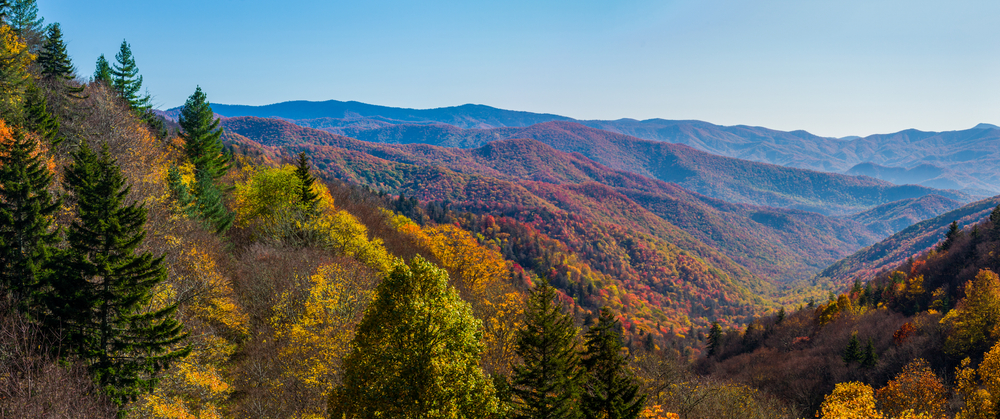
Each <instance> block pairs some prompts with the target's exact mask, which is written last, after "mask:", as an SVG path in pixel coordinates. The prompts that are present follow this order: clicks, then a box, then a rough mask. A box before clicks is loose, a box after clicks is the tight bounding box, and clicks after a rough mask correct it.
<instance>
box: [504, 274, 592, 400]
mask: <svg viewBox="0 0 1000 419" xmlns="http://www.w3.org/2000/svg"><path fill="white" fill-rule="evenodd" d="M576 337H577V330H576V327H575V326H574V325H573V319H572V318H571V317H570V316H569V315H567V314H565V313H563V307H562V305H561V304H559V302H558V301H556V290H555V288H552V287H551V286H549V285H548V284H544V285H541V286H539V287H538V288H536V289H535V290H534V291H533V292H532V293H531V297H530V298H529V299H528V307H527V309H526V311H525V319H524V327H523V328H522V329H521V330H519V331H518V336H517V349H516V353H517V354H518V355H519V356H520V357H521V359H523V360H524V363H523V364H522V365H517V366H515V367H514V376H513V380H512V383H511V393H512V394H513V395H514V403H515V406H514V410H515V412H516V414H515V416H516V417H518V418H538V419H543V418H544V419H547V418H566V419H576V418H580V417H581V416H582V410H581V409H580V390H581V389H580V379H581V378H582V374H583V370H582V369H581V368H580V357H579V354H578V352H577V348H576Z"/></svg>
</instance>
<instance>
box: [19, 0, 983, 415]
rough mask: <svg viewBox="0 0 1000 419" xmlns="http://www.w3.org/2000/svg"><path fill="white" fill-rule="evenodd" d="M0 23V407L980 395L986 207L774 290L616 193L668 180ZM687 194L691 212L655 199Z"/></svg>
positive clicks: (544, 406) (87, 409) (764, 401)
mask: <svg viewBox="0 0 1000 419" xmlns="http://www.w3.org/2000/svg"><path fill="white" fill-rule="evenodd" d="M0 21H2V22H0V58H2V61H0V144H2V145H0V294H2V295H0V417H16V418H29V417H40V418H41V417H53V418H61V417H93V418H103V417H119V418H120V417H151V418H222V417H234V418H244V417H255V418H256V417H259V418H272V417H273V418H286V417H297V418H298V417H301V418H321V417H322V418H327V417H329V418H337V419H341V418H361V417H364V418H375V417H380V418H387V417H391V418H438V417H440V418H508V417H510V418H647V419H656V418H721V417H747V418H767V417H807V416H808V417H812V416H821V417H829V418H846V417H859V418H860V417H865V418H872V417H885V418H903V417H907V418H916V417H920V418H937V417H960V418H979V417H983V418H986V417H996V416H997V414H998V413H1000V388H997V386H998V385H997V383H998V382H1000V346H998V345H997V342H998V341H1000V277H998V276H997V274H996V273H995V272H1000V259H997V257H996V255H995V253H996V252H997V251H998V249H1000V207H998V208H997V209H994V210H993V212H992V213H991V214H989V215H988V216H987V217H986V218H984V219H981V220H965V221H963V225H965V224H967V227H965V228H961V227H960V226H959V224H958V223H952V224H951V226H950V228H949V229H948V231H947V233H946V235H945V238H944V240H943V241H940V242H939V243H936V244H934V246H933V248H932V249H931V250H930V251H927V252H925V253H923V254H921V255H919V256H918V257H914V258H910V259H908V260H905V261H901V262H900V263H897V264H895V265H894V266H893V268H892V269H888V270H885V271H884V272H879V273H877V274H872V279H871V280H869V281H866V282H860V281H856V282H855V283H854V286H853V287H851V288H850V289H849V290H846V292H844V293H842V294H839V295H837V294H834V293H832V292H831V293H829V297H828V298H825V300H824V298H819V299H818V300H819V301H817V298H816V296H817V295H818V294H817V290H818V288H813V289H811V290H809V291H808V292H805V291H803V292H801V293H798V294H795V293H793V292H790V291H788V292H787V294H788V295H792V296H794V299H795V300H796V302H795V303H794V304H793V305H789V306H788V308H782V306H781V304H780V301H778V300H775V299H771V297H772V296H773V295H774V294H773V293H776V292H778V291H777V290H774V289H772V288H770V283H769V282H765V281H762V280H761V279H760V276H761V275H763V274H762V273H763V272H765V271H764V270H759V271H754V272H751V271H749V270H747V269H745V268H743V267H742V266H741V265H739V264H737V263H736V262H734V261H733V259H732V258H730V257H729V256H727V254H726V253H724V252H720V251H719V250H717V249H716V248H715V247H713V245H717V244H718V243H729V246H737V245H740V244H743V245H747V246H749V245H750V243H751V242H752V240H753V237H760V236H759V235H758V236H754V234H753V232H752V231H749V230H740V231H741V233H740V234H743V235H744V236H741V237H740V238H738V239H727V238H725V237H721V236H704V237H695V236H693V235H691V234H689V233H687V232H685V230H683V229H678V228H676V227H675V226H674V225H673V224H670V223H661V222H660V221H657V220H659V219H657V218H653V217H651V216H649V215H648V214H649V213H648V212H646V210H645V209H643V207H642V206H640V205H637V204H636V203H635V200H639V199H640V198H642V197H641V196H640V195H641V194H640V193H639V191H638V190H640V189H642V190H647V189H651V188H662V189H658V190H660V191H661V192H663V193H664V194H666V193H671V194H676V195H683V194H686V192H684V191H683V190H682V189H680V188H678V187H676V186H674V185H667V184H665V183H662V182H661V183H644V184H642V185H641V187H638V186H634V185H633V187H632V189H631V190H632V195H631V197H630V195H629V194H627V193H624V192H622V191H623V190H626V189H628V188H627V186H628V182H644V181H643V180H642V179H638V178H631V177H628V176H624V175H622V174H620V173H612V172H609V171H607V170H605V169H602V168H601V167H599V166H597V165H596V164H594V163H592V162H588V161H586V160H585V158H583V157H582V156H580V155H574V156H573V159H575V160H573V159H571V160H565V158H566V156H565V153H563V154H556V153H554V152H552V151H551V149H548V148H538V147H539V143H537V142H535V141H531V140H520V141H519V140H509V141H501V142H496V143H489V144H487V145H486V146H484V147H482V148H479V149H476V150H474V151H472V152H468V153H466V152H462V153H459V152H454V153H452V154H449V156H451V158H454V159H458V160H459V161H470V160H462V159H478V160H476V161H478V162H479V164H480V166H477V167H478V169H477V170H481V171H484V172H482V173H478V174H477V173H459V172H456V171H454V170H451V169H448V168H447V167H445V166H442V165H437V166H430V165H421V164H417V163H418V162H416V161H413V162H410V163H399V162H396V161H390V160H387V159H382V160H379V159H376V158H372V157H371V156H370V155H363V154H362V153H359V152H358V153H355V154H352V153H351V152H350V151H351V150H346V149H343V148H338V149H336V150H331V149H324V148H323V147H321V146H319V145H315V144H312V143H309V144H306V142H304V141H303V142H301V143H300V144H299V146H295V145H294V144H293V145H289V144H267V143H266V142H259V141H255V140H251V139H248V138H247V137H246V136H244V135H241V134H240V133H239V130H238V129H232V130H225V129H223V126H226V127H233V126H234V125H233V124H239V123H246V121H245V120H236V121H232V120H229V121H223V120H220V119H218V118H217V117H216V116H215V115H214V114H213V112H212V107H211V104H210V102H209V99H208V93H207V92H204V91H202V89H201V88H200V87H197V86H195V87H193V93H192V94H191V95H190V97H189V98H188V100H187V102H186V103H185V105H184V106H183V108H182V109H181V110H180V111H179V112H178V113H177V115H176V118H175V119H171V118H164V117H163V115H162V114H161V113H157V112H154V111H153V110H152V107H151V103H150V102H151V99H150V96H149V95H148V94H146V93H144V90H143V88H142V76H141V74H140V71H139V67H138V64H137V56H139V57H141V55H142V54H141V51H138V53H137V54H133V50H132V47H131V45H130V44H129V43H128V42H125V41H123V42H122V44H121V45H120V46H119V48H118V51H117V53H116V54H114V57H113V60H108V59H107V58H106V57H105V56H103V55H102V56H100V57H96V63H97V65H96V71H95V73H94V74H93V75H91V76H82V75H80V74H77V72H76V69H75V68H74V65H73V63H72V60H71V59H70V57H69V55H68V53H67V50H66V41H65V40H64V38H63V34H62V31H61V28H60V26H59V25H58V24H57V23H51V24H48V25H45V24H44V20H43V19H42V18H41V17H40V16H39V15H38V9H37V5H36V4H35V2H34V1H33V0H14V1H0ZM234 119H235V118H234ZM276 126H280V125H276ZM286 128H287V127H286ZM233 131H236V132H233ZM303 132H307V131H303ZM274 135H281V133H274ZM317 138H318V139H320V140H322V141H327V140H329V137H317ZM340 138H346V137H338V138H337V139H336V140H337V141H346V140H342V139H340ZM353 141H356V140H353ZM320 145H322V144H320ZM326 145H327V146H328V147H332V146H333V145H332V144H329V143H327V144H326ZM505 147H506V148H515V149H516V150H518V151H517V152H519V153H522V154H524V153H528V154H529V155H532V156H534V157H535V158H536V160H538V161H528V162H527V163H525V162H521V164H519V165H515V164H513V163H511V162H508V161H505V160H504V159H503V158H502V157H503V156H505V155H507V154H505V153H503V152H501V151H498V149H500V148H505ZM533 147H534V148H533ZM395 150H396V151H397V152H398V151H399V150H404V151H406V150H408V149H395ZM525 150H528V151H525ZM408 152H411V153H412V156H411V158H412V159H427V158H428V157H427V156H429V155H437V154H440V153H441V150H438V149H425V150H423V151H422V152H421V153H424V154H420V153H418V152H417V151H412V150H411V151H408ZM469 153H473V154H469ZM553 156H554V157H553ZM548 157H552V158H553V159H555V158H557V157H558V159H559V160H558V162H564V161H572V162H573V165H571V166H558V165H556V166H553V165H552V164H549V163H545V162H542V161H541V159H543V158H548ZM438 158H442V157H440V156H437V157H435V159H438ZM350 159H356V161H352V164H346V163H344V162H346V161H348V160H350ZM526 160H530V159H526ZM552 161H557V160H552ZM337 162H339V163H337ZM486 162H492V163H491V164H493V165H494V167H488V165H486ZM335 163H336V164H338V165H335ZM552 167H556V169H558V170H555V169H551V168H552ZM331 168H333V169H341V170H353V172H351V173H352V174H354V175H355V176H357V177H359V178H365V179H366V180H365V181H360V180H358V179H352V178H351V176H343V177H341V178H340V179H338V178H337V177H334V176H326V175H325V174H326V173H327V172H328V171H329V169H331ZM487 170H493V171H495V172H496V173H512V172H515V173H516V172H517V171H518V170H528V171H529V172H530V173H535V174H538V175H539V176H543V177H574V176H575V177H576V179H577V181H578V182H576V183H573V184H553V183H551V182H546V181H544V180H545V179H539V180H535V181H524V180H523V179H520V178H517V177H515V176H511V177H508V178H506V179H504V178H496V177H487V176H484V175H483V173H485V171H487ZM525 173H528V172H525ZM378 176H383V177H384V178H382V179H380V180H378V181H377V182H374V181H372V180H371V179H373V178H374V177H378ZM594 176H601V177H603V178H608V177H614V179H617V180H616V181H618V182H621V183H622V185H624V186H622V188H623V189H615V188H612V187H608V186H607V185H604V184H599V183H595V182H592V181H591V180H592V179H593V177H594ZM407 182H424V183H414V184H412V185H410V186H407V187H408V188H409V189H406V188H398V187H397V188H395V189H393V192H394V193H390V192H389V191H388V189H389V188H382V189H380V188H378V187H377V186H378V185H382V186H385V185H389V184H392V185H395V186H400V185H407ZM455 185H460V186H461V187H455ZM446 186H447V187H446ZM402 189H405V190H406V191H408V192H409V195H407V194H405V193H399V191H400V190H402ZM455 191H461V193H458V192H455ZM418 194H422V195H419V196H418ZM501 195H502V196H501ZM491 197H492V198H491ZM633 198H634V199H635V200H634V199H633ZM654 198H656V199H662V197H650V196H646V197H645V198H643V199H646V200H652V199H654ZM687 199H695V198H687ZM698 199H701V198H698ZM671 202H672V201H671ZM703 202H708V201H707V200H703ZM668 203H669V202H667V201H662V205H664V206H667V204H668ZM705 205H707V204H705ZM712 205H716V206H722V204H720V203H717V202H714V203H713V204H712ZM596 206H601V208H600V211H598V209H596V208H595V207H596ZM685 208H690V209H691V211H705V212H704V213H705V214H715V213H712V212H708V211H709V210H708V209H705V208H707V207H705V208H702V207H699V206H695V205H693V204H690V205H689V206H686V207H685V206H669V209H665V210H663V211H664V212H672V211H680V210H683V209H685ZM713 208H714V207H713ZM747 208H749V207H739V208H734V209H731V211H732V212H733V213H735V212H738V211H747ZM713 211H714V210H713ZM755 211H756V210H755ZM609 214H610V215H609ZM776 214H777V215H776ZM782 214H784V215H782ZM754 216H756V217H757V218H758V219H761V220H763V222H766V223H770V224H773V225H776V226H777V227H776V229H784V230H789V229H790V227H789V226H794V225H797V224H796V221H795V220H796V219H803V220H808V219H809V218H808V217H809V215H808V214H805V213H804V212H781V213H764V212H760V211H757V212H753V213H752V214H747V215H746V216H745V217H744V218H740V219H739V220H744V219H752V218H753V217H754ZM732 217H735V216H732ZM796 217H799V218H796ZM734 219H736V218H729V219H728V220H734ZM688 222H689V223H691V225H694V224H695V223H697V222H701V221H698V219H697V218H690V219H689V221H688ZM703 222H705V223H708V222H709V221H703ZM713 223H714V224H711V225H713V226H719V225H723V224H724V221H723V222H713ZM803 223H804V222H803ZM706 225H707V224H706ZM842 225H843V224H834V225H832V226H830V227H824V228H835V227H837V226H842ZM849 225H853V224H849ZM689 228H691V227H690V226H689ZM713 228H718V227H713ZM817 228H818V227H817ZM807 233H808V231H807V230H804V229H803V230H802V231H801V234H807ZM766 234H767V235H777V234H779V233H777V232H773V230H767V233H766ZM913 234H914V235H916V234H917V233H913ZM706 237H707V238H706ZM787 237H791V236H787ZM921 237H924V236H921ZM709 238H711V239H712V240H708V239H709ZM803 240H804V242H803V243H805V244H802V246H807V245H808V246H813V247H814V248H815V247H816V246H820V245H821V244H819V243H812V244H810V243H807V241H808V238H804V239H803ZM705 243H709V244H705ZM710 244H711V245H710ZM755 249H756V248H755ZM753 251H764V250H753ZM783 257H784V256H783ZM782 260H785V259H782ZM786 291H787V290H786ZM826 291H828V290H824V293H825V292H826ZM762 293H770V294H767V295H764V296H762V295H761V294H762Z"/></svg>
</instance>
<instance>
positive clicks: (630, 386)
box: [581, 307, 652, 419]
mask: <svg viewBox="0 0 1000 419" xmlns="http://www.w3.org/2000/svg"><path fill="white" fill-rule="evenodd" d="M647 336H652V335H647ZM584 339H585V340H586V351H585V352H584V354H583V366H584V368H585V369H586V370H587V375H586V380H585V383H584V390H585V392H584V393H583V396H582V403H581V405H582V407H583V414H584V417H586V418H587V419H634V418H638V417H639V413H640V412H641V411H642V408H643V404H644V403H645V401H646V396H643V395H639V394H638V392H639V385H638V384H637V383H636V380H635V377H634V376H633V375H632V373H631V371H629V369H628V360H627V359H626V358H625V356H624V355H623V354H622V347H623V346H624V342H622V336H621V324H620V323H618V320H617V319H616V318H615V316H614V314H613V313H612V312H611V309H610V308H608V307H605V308H604V309H602V310H601V317H600V318H599V319H598V321H597V324H596V325H595V326H594V327H591V328H590V330H588V331H587V334H586V335H584Z"/></svg>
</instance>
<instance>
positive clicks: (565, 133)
mask: <svg viewBox="0 0 1000 419" xmlns="http://www.w3.org/2000/svg"><path fill="white" fill-rule="evenodd" d="M248 118H253V117H234V118H229V119H227V120H226V121H225V123H224V124H225V125H226V126H227V127H230V128H232V129H235V130H236V131H237V132H239V133H241V134H243V135H247V134H244V132H243V131H241V130H242V129H243V128H241V124H244V123H246V124H250V125H252V126H253V128H252V131H253V135H255V136H256V137H254V136H252V135H247V136H248V137H250V138H254V139H256V140H258V141H260V142H261V143H263V144H268V142H269V141H281V142H288V141H300V142H307V143H316V142H317V141H330V140H329V138H335V136H333V135H329V134H328V132H327V131H322V130H311V129H308V128H294V127H295V125H292V124H291V123H287V122H286V123H284V124H282V123H279V120H277V119H248ZM375 133H378V134H382V135H383V136H381V137H378V138H372V137H371V136H370V134H375ZM422 133H426V134H422ZM324 134H326V137H328V138H327V139H324V138H323V137H325V136H324ZM355 134H356V136H350V137H352V138H357V139H359V140H363V141H368V142H372V143H387V144H393V143H399V142H401V140H405V139H407V138H416V137H419V138H422V139H433V140H434V141H426V142H425V143H430V144H432V145H439V146H451V147H454V146H455V144H456V143H459V144H464V145H466V146H473V145H474V146H476V147H479V146H482V145H484V144H486V143H487V142H489V141H494V140H501V139H514V138H530V139H533V140H537V141H540V142H542V143H545V144H547V145H549V146H551V147H553V148H555V149H557V150H561V151H565V152H570V153H574V152H575V153H580V154H582V155H583V156H586V157H588V158H590V159H592V160H594V161H596V162H598V163H601V164H603V165H605V166H608V167H610V168H613V169H617V170H624V171H627V172H631V173H635V174H639V175H643V176H648V177H651V178H655V179H659V180H662V181H665V182H674V183H677V184H678V185H681V186H682V187H684V188H686V189H689V190H692V191H694V192H698V193H700V194H703V195H707V196H710V197H714V198H718V199H722V200H725V201H728V202H734V203H745V204H753V205H763V206H769V207H778V208H790V209H801V210H807V211H815V212H819V213H821V214H826V215H846V214H852V213H856V212H860V211H864V210H868V209H870V208H872V207H875V206H878V205H882V204H885V203H889V202H892V201H897V200H900V199H907V198H914V197H919V196H924V195H929V194H938V195H942V196H945V197H948V198H949V199H954V200H956V201H962V202H969V201H971V200H972V199H971V197H970V196H968V195H966V194H963V193H961V192H957V191H942V190H936V189H931V188H927V187H923V186H915V185H905V186H898V185H893V184H891V183H888V182H884V181H880V180H876V179H871V178H863V177H854V176H847V175H841V174H834V173H823V172H816V171H809V170H803V169H796V168H789V167H782V166H777V165H772V164H766V163H759V162H752V161H746V160H740V159H734V158H730V157H723V156H717V155H712V154H710V153H706V152H702V151H699V150H695V149H693V148H691V147H688V146H685V145H680V144H672V143H665V142H657V141H649V140H643V139H640V138H635V137H630V136H627V135H622V134H615V133H612V132H608V131H603V130H599V129H595V128H590V127H587V126H584V125H582V124H579V123H576V122H570V121H553V122H546V123H542V124H536V125H532V126H529V127H525V128H495V129H468V130H466V129H460V128H456V127H453V126H446V125H433V126H423V125H421V126H418V125H401V126H394V127H390V128H388V129H386V130H374V131H373V130H366V131H362V132H358V133H355ZM397 135H398V136H397Z"/></svg>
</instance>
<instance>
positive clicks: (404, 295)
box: [330, 257, 500, 419]
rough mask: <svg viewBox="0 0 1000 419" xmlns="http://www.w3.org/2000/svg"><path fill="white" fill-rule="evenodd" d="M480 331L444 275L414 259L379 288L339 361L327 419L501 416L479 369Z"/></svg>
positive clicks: (469, 309)
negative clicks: (338, 381) (340, 379)
mask: <svg viewBox="0 0 1000 419" xmlns="http://www.w3.org/2000/svg"><path fill="white" fill-rule="evenodd" d="M480 327H481V325H480V322H479V320H477V319H476V318H475V317H474V316H473V315H472V309H471V308H470V307H469V305H468V304H467V303H465V302H464V301H462V300H461V298H459V296H458V293H457V292H456V291H455V289H454V287H451V286H449V285H448V274H447V273H446V272H445V271H443V270H441V269H439V268H437V267H435V266H434V265H432V264H431V263H430V262H427V261H426V260H424V259H422V258H420V257H416V258H414V259H413V260H412V261H411V262H410V264H409V267H406V266H399V267H397V268H396V269H395V270H394V271H393V272H392V274H390V275H389V277H388V278H386V279H385V280H384V281H382V283H381V284H380V285H379V286H378V289H377V290H376V297H375V300H374V301H373V302H372V305H371V306H370V307H369V308H368V310H367V311H366V312H365V316H364V318H363V319H362V321H361V324H360V325H358V328H357V332H356V335H355V338H354V341H353V343H352V350H351V353H350V354H349V355H348V356H347V358H346V359H345V360H344V377H343V384H342V385H341V386H339V387H337V388H336V389H334V391H333V393H332V395H331V397H330V409H331V412H332V414H331V417H333V418H336V419H341V418H378V417H387V418H388V417H391V418H414V419H416V418H470V419H471V418H488V417H491V416H492V415H494V414H496V413H498V412H499V408H500V406H499V402H498V400H497V398H496V395H495V390H494V387H493V384H492V383H491V382H490V380H489V379H488V378H487V377H486V375H485V374H484V373H483V372H482V370H481V369H480V367H479V354H480V353H481V352H482V343H481V342H480V339H481V333H480V331H479V329H480Z"/></svg>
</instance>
